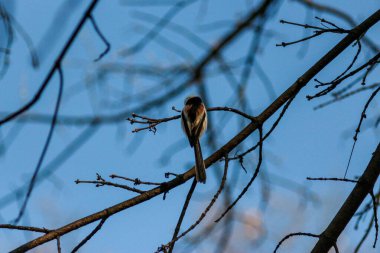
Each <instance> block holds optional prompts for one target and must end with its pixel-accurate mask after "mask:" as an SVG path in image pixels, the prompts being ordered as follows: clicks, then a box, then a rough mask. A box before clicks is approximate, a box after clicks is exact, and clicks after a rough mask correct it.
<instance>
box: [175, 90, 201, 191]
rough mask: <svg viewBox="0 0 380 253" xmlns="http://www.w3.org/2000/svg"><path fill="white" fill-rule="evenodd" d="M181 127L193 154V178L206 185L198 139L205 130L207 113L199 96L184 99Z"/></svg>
mask: <svg viewBox="0 0 380 253" xmlns="http://www.w3.org/2000/svg"><path fill="white" fill-rule="evenodd" d="M181 125H182V129H183V131H184V132H185V133H186V136H187V138H188V139H189V143H190V146H191V147H192V148H194V154H195V178H196V180H197V182H200V183H206V169H205V164H204V161H203V156H202V150H201V145H200V143H199V138H200V137H201V136H202V134H203V133H204V132H205V131H206V129H207V111H206V107H205V105H204V104H203V101H202V98H200V97H199V96H191V97H187V98H186V99H185V106H184V107H183V110H182V113H181Z"/></svg>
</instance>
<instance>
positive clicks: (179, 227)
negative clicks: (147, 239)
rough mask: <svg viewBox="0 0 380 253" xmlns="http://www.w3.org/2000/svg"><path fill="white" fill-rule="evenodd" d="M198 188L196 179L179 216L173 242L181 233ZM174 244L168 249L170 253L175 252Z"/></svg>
mask: <svg viewBox="0 0 380 253" xmlns="http://www.w3.org/2000/svg"><path fill="white" fill-rule="evenodd" d="M196 186H197V180H196V179H195V178H194V180H193V183H192V184H191V186H190V190H189V192H188V193H187V196H186V200H185V203H184V204H183V207H182V211H181V214H180V216H179V219H178V222H177V225H176V227H175V229H174V233H173V237H172V240H174V239H175V238H176V237H177V235H178V233H179V230H180V229H181V225H182V221H183V218H184V217H185V214H186V211H187V207H188V206H189V203H190V199H191V197H192V196H193V192H194V190H195V187H196ZM174 244H175V241H174V242H173V243H172V244H170V246H169V249H168V253H172V252H173V249H174Z"/></svg>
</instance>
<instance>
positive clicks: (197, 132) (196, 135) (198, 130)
mask: <svg viewBox="0 0 380 253" xmlns="http://www.w3.org/2000/svg"><path fill="white" fill-rule="evenodd" d="M205 119H206V113H203V114H202V118H201V119H200V120H199V123H198V125H197V127H196V128H195V129H194V139H195V140H197V139H199V136H200V135H201V131H202V127H203V122H204V121H205Z"/></svg>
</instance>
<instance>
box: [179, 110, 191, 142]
mask: <svg viewBox="0 0 380 253" xmlns="http://www.w3.org/2000/svg"><path fill="white" fill-rule="evenodd" d="M181 120H182V125H183V128H184V129H185V132H186V136H187V138H188V139H189V143H190V146H191V147H193V146H194V138H193V135H192V134H191V131H190V128H189V121H188V120H187V117H186V115H185V113H184V112H183V111H182V113H181Z"/></svg>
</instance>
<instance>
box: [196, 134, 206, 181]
mask: <svg viewBox="0 0 380 253" xmlns="http://www.w3.org/2000/svg"><path fill="white" fill-rule="evenodd" d="M194 154H195V178H196V179H197V181H198V182H199V183H206V168H205V163H204V161H203V156H202V150H201V145H200V143H199V140H196V141H195V142H194Z"/></svg>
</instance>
